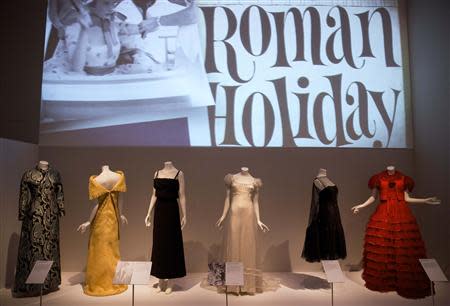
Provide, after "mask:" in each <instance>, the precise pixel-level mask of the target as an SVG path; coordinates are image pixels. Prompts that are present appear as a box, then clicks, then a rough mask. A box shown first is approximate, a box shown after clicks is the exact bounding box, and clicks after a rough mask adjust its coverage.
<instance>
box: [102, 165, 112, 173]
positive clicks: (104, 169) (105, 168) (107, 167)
mask: <svg viewBox="0 0 450 306" xmlns="http://www.w3.org/2000/svg"><path fill="white" fill-rule="evenodd" d="M102 172H111V169H109V166H108V165H104V166H102Z"/></svg>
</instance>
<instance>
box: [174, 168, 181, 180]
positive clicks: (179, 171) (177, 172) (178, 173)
mask: <svg viewBox="0 0 450 306" xmlns="http://www.w3.org/2000/svg"><path fill="white" fill-rule="evenodd" d="M179 173H180V170H178V172H177V175H175V177H174V178H173V179H174V180H176V179H177V177H178V174H179Z"/></svg>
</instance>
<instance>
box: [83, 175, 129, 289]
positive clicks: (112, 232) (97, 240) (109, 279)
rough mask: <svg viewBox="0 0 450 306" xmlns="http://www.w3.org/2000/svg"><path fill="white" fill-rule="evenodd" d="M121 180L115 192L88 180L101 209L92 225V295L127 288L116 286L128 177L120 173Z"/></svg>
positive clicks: (91, 196)
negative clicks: (121, 204) (122, 195)
mask: <svg viewBox="0 0 450 306" xmlns="http://www.w3.org/2000/svg"><path fill="white" fill-rule="evenodd" d="M117 173H118V174H120V179H119V180H118V181H117V183H116V184H115V186H114V187H113V188H112V189H110V190H109V189H107V188H105V187H103V186H102V185H100V184H99V183H97V182H96V181H95V178H96V176H91V177H90V178H89V199H90V200H93V199H97V200H98V210H97V213H96V215H95V218H94V220H93V221H92V222H91V229H90V235H89V246H88V258H87V267H86V280H85V285H84V287H83V290H84V293H85V294H87V295H93V296H106V295H113V294H119V293H122V292H124V291H126V290H127V286H126V285H113V278H114V274H115V270H116V265H117V262H118V261H119V260H120V252H119V238H120V235H119V224H120V222H119V220H120V217H119V206H118V205H119V204H118V200H119V193H120V192H125V191H126V188H127V187H126V185H125V176H124V174H123V172H122V171H117Z"/></svg>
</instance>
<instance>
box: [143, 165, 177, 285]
mask: <svg viewBox="0 0 450 306" xmlns="http://www.w3.org/2000/svg"><path fill="white" fill-rule="evenodd" d="M178 173H179V172H178ZM178 173H177V175H176V176H175V177H174V178H159V177H158V174H157V175H156V177H155V179H154V180H153V187H154V188H155V192H156V204H155V215H154V221H153V248H152V271H151V275H153V276H155V277H157V278H159V279H171V278H179V277H183V276H186V267H185V262H184V248H183V235H182V233H181V224H180V212H179V208H178V200H177V199H178V191H179V188H180V185H179V182H178V179H177V177H178Z"/></svg>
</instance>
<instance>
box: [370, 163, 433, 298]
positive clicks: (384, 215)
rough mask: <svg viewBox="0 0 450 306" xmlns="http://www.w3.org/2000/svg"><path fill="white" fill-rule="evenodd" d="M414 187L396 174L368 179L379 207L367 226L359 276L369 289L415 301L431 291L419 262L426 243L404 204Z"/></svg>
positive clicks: (406, 205) (381, 174)
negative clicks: (361, 272)
mask: <svg viewBox="0 0 450 306" xmlns="http://www.w3.org/2000/svg"><path fill="white" fill-rule="evenodd" d="M413 187H414V181H413V180H412V179H411V178H410V177H408V176H406V175H403V174H402V173H400V172H398V171H396V172H395V174H393V175H389V174H388V172H387V171H384V172H381V173H379V174H377V175H374V176H372V177H371V178H370V180H369V188H370V189H374V188H377V189H378V191H379V198H380V204H379V205H378V207H377V209H376V211H375V213H374V214H373V215H372V216H371V217H370V221H369V223H368V224H367V229H366V236H365V243H364V272H363V275H362V277H363V279H364V280H365V282H366V287H367V288H369V289H370V290H374V291H379V292H388V291H396V292H397V293H398V294H399V295H400V296H403V297H406V298H412V299H417V298H423V297H426V296H429V295H430V294H431V292H430V290H431V289H430V282H429V280H428V278H427V276H426V274H425V271H424V270H423V268H422V266H421V265H420V262H419V258H426V257H427V256H426V251H425V244H424V242H423V240H422V237H421V234H420V231H419V226H418V225H417V221H416V218H415V217H414V215H413V214H412V212H411V209H410V208H409V207H408V204H407V203H406V202H405V196H404V192H405V191H406V190H408V191H411V190H412V189H413Z"/></svg>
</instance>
